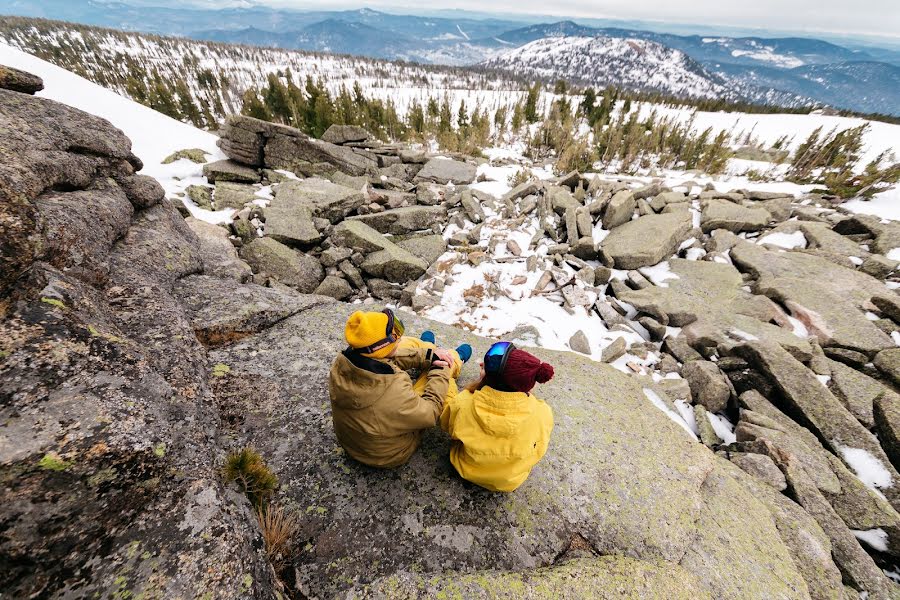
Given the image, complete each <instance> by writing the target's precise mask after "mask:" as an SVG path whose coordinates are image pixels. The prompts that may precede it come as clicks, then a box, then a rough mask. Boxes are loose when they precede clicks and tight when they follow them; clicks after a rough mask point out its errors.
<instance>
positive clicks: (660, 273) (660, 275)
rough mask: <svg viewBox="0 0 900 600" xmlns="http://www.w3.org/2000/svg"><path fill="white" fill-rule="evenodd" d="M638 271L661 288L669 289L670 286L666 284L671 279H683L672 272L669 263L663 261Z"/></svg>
mask: <svg viewBox="0 0 900 600" xmlns="http://www.w3.org/2000/svg"><path fill="white" fill-rule="evenodd" d="M638 271H639V272H640V273H641V275H643V276H644V277H646V278H647V279H649V280H650V281H652V282H653V284H654V285H657V286H659V287H669V284H668V283H666V281H667V280H669V279H681V278H680V277H678V275H677V274H675V273H673V272H672V269H671V268H670V267H669V261H663V262H661V263H659V264H658V265H653V266H652V267H641V268H640V269H638Z"/></svg>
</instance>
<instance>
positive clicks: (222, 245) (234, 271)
mask: <svg viewBox="0 0 900 600" xmlns="http://www.w3.org/2000/svg"><path fill="white" fill-rule="evenodd" d="M185 222H186V223H187V225H188V227H190V228H191V231H193V232H194V234H195V235H196V236H197V239H198V240H199V241H200V260H201V261H203V272H204V273H206V274H207V275H214V276H216V277H219V278H222V279H234V280H235V281H240V282H244V281H247V280H248V279H250V277H251V276H252V275H253V271H252V270H251V269H250V265H248V264H247V263H245V262H244V261H242V260H241V259H240V258H239V257H238V253H237V249H235V247H234V245H233V244H232V243H231V240H230V239H228V230H226V229H225V228H224V227H220V226H219V225H212V224H210V223H207V222H206V221H201V220H200V219H195V218H194V217H188V218H187V219H185Z"/></svg>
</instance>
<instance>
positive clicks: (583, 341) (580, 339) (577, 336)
mask: <svg viewBox="0 0 900 600" xmlns="http://www.w3.org/2000/svg"><path fill="white" fill-rule="evenodd" d="M620 339H621V338H620ZM569 348H571V349H572V350H574V351H575V352H580V353H582V354H587V355H590V353H591V344H590V342H588V339H587V336H586V335H585V334H584V332H583V331H581V330H580V329H579V330H578V331H576V332H575V333H574V335H572V337H571V338H570V339H569Z"/></svg>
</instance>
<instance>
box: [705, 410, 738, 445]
mask: <svg viewBox="0 0 900 600" xmlns="http://www.w3.org/2000/svg"><path fill="white" fill-rule="evenodd" d="M706 416H707V417H708V418H709V422H710V423H712V426H713V430H715V432H716V435H717V436H719V439H721V440H722V441H723V442H725V443H726V444H733V443H735V442H736V441H737V436H735V435H734V425H733V424H732V423H731V421H729V420H728V419H727V418H725V417H723V416H722V415H720V414H714V413H711V412H708V411H707V413H706Z"/></svg>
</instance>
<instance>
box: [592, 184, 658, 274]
mask: <svg viewBox="0 0 900 600" xmlns="http://www.w3.org/2000/svg"><path fill="white" fill-rule="evenodd" d="M636 205H637V204H636V200H635V199H634V193H633V192H631V191H629V190H622V191H621V192H618V193H617V194H616V195H614V196H613V197H612V199H611V200H610V201H609V203H608V204H607V205H606V212H604V213H603V229H613V228H615V227H618V226H620V225H624V224H625V223H628V222H629V221H631V217H632V216H633V215H634V209H635V207H636ZM657 262H658V261H657Z"/></svg>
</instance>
